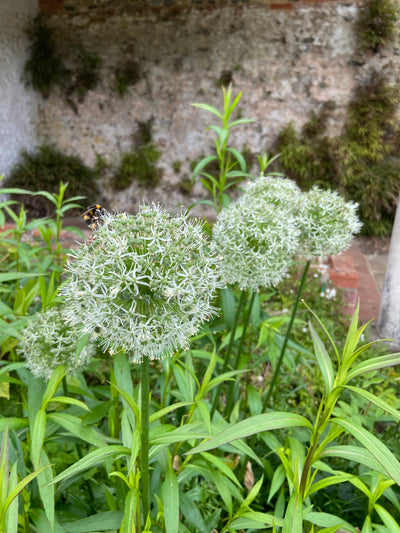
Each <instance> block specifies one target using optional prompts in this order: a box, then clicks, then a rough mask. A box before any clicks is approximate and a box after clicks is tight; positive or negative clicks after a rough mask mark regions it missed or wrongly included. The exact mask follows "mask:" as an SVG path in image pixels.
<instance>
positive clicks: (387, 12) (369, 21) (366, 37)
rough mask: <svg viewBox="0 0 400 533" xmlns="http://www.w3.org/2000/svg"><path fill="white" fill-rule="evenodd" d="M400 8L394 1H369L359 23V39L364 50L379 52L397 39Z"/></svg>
mask: <svg viewBox="0 0 400 533" xmlns="http://www.w3.org/2000/svg"><path fill="white" fill-rule="evenodd" d="M398 13H399V8H398V5H397V4H396V2H395V1H394V0H367V2H366V4H365V6H364V7H363V8H362V9H361V10H360V14H359V18H358V21H357V27H356V32H357V37H358V42H359V43H360V45H361V47H362V49H363V50H372V51H373V52H377V51H378V50H379V49H380V48H381V47H382V46H387V45H388V44H391V43H392V42H393V41H394V40H395V38H396V20H397V17H398Z"/></svg>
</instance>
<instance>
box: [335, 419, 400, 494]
mask: <svg viewBox="0 0 400 533" xmlns="http://www.w3.org/2000/svg"><path fill="white" fill-rule="evenodd" d="M332 421H333V422H335V423H336V424H338V425H339V426H341V427H342V428H344V429H345V430H346V431H348V432H349V433H350V434H351V435H353V437H354V438H355V439H357V440H358V441H359V442H360V443H361V444H362V445H363V446H364V447H365V448H366V449H367V450H368V451H369V452H370V453H371V455H372V456H373V457H374V459H375V460H376V461H377V462H378V463H379V464H380V465H381V466H382V468H383V469H384V470H385V472H386V475H387V476H388V477H389V478H390V479H393V480H394V481H395V482H396V483H397V484H398V485H400V463H399V461H398V460H397V459H396V457H395V456H394V455H393V453H392V452H391V451H390V450H389V448H387V447H386V446H385V445H384V444H383V443H382V442H381V441H380V440H379V439H378V438H376V437H375V436H374V435H372V434H371V433H370V432H369V431H367V430H366V429H364V428H363V427H361V426H359V425H358V424H355V423H354V422H350V421H349V420H343V419H339V418H334V419H333V420H332Z"/></svg>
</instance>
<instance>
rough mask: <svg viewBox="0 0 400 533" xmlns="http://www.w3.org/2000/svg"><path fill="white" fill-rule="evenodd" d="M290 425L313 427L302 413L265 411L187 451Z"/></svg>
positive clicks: (199, 449)
mask: <svg viewBox="0 0 400 533" xmlns="http://www.w3.org/2000/svg"><path fill="white" fill-rule="evenodd" d="M288 427H307V428H309V429H312V426H311V424H310V422H309V421H308V420H307V419H306V418H304V417H303V416H301V415H297V414H295V413H286V412H279V411H277V412H274V413H264V414H262V415H256V416H252V417H250V418H247V419H246V420H241V421H240V422H238V423H237V424H234V425H231V426H229V427H227V429H225V430H223V431H221V433H219V434H218V435H217V436H215V437H213V438H211V439H210V440H209V441H207V442H203V443H202V444H200V445H199V446H196V447H195V448H193V449H192V450H190V451H189V452H187V453H190V454H193V453H199V452H205V451H208V450H212V449H213V448H218V446H222V445H223V444H227V443H228V442H232V441H234V440H236V439H243V438H245V437H249V436H250V435H255V434H257V433H261V432H263V431H270V430H273V429H283V428H288Z"/></svg>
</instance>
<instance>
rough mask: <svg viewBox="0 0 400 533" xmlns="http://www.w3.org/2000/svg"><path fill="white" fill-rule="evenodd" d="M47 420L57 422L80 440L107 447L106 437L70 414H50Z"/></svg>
mask: <svg viewBox="0 0 400 533" xmlns="http://www.w3.org/2000/svg"><path fill="white" fill-rule="evenodd" d="M47 419H48V420H51V421H52V422H55V423H56V424H58V425H59V426H61V427H63V428H65V429H66V430H67V431H69V432H70V433H72V434H73V435H76V436H77V437H79V438H80V439H82V440H84V441H86V442H89V443H90V444H93V445H94V446H98V447H102V446H104V445H105V440H104V437H102V436H101V434H100V433H99V432H98V431H96V430H95V428H94V427H92V426H86V425H85V424H84V423H83V422H82V420H81V419H80V418H77V417H76V416H73V415H70V414H68V413H59V412H57V413H49V414H48V415H47Z"/></svg>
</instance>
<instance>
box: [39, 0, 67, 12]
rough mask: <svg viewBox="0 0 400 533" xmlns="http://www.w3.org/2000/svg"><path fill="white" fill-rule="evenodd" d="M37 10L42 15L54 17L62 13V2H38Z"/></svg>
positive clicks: (53, 0) (45, 0)
mask: <svg viewBox="0 0 400 533" xmlns="http://www.w3.org/2000/svg"><path fill="white" fill-rule="evenodd" d="M39 9H40V12H41V13H42V14H43V15H55V14H56V13H62V12H63V11H64V0H39Z"/></svg>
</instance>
